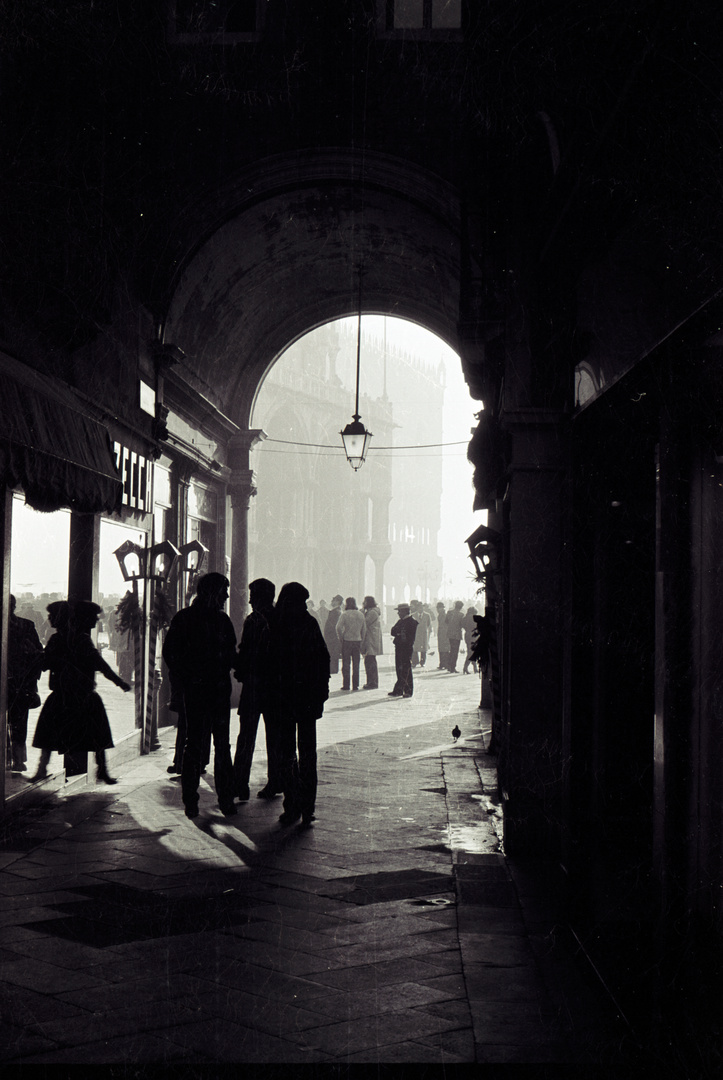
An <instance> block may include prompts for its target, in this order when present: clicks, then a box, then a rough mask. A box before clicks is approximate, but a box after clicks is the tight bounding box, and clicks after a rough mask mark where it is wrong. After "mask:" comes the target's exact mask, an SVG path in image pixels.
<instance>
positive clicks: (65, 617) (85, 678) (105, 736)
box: [32, 600, 131, 784]
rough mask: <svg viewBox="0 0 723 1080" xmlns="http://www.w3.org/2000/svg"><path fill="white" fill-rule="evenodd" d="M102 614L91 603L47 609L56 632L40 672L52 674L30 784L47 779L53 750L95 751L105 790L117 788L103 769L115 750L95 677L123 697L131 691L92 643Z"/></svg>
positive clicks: (36, 731) (67, 752)
mask: <svg viewBox="0 0 723 1080" xmlns="http://www.w3.org/2000/svg"><path fill="white" fill-rule="evenodd" d="M102 610H103V609H102V608H101V607H99V605H98V604H94V603H93V602H92V601H91V600H77V601H75V602H74V603H64V602H62V601H61V602H59V603H57V604H50V605H49V606H48V616H49V619H50V623H51V625H52V626H54V627H55V628H56V632H55V634H53V636H52V637H51V639H50V640H49V641H48V644H47V646H46V647H45V655H44V658H43V667H44V668H46V669H50V689H51V694H50V696H49V697H48V698H47V700H46V702H45V704H44V705H43V708H42V710H41V713H40V716H39V717H38V723H37V726H36V728H35V736H34V738H33V746H36V747H38V748H39V749H40V751H41V753H40V762H39V765H38V771H37V773H36V774H35V776H33V778H32V782H33V783H35V782H37V781H38V780H43V779H45V777H46V776H47V775H48V762H49V761H50V755H51V753H52V751H53V750H57V751H58V752H59V753H61V754H75V753H82V752H88V751H94V752H95V760H96V765H97V770H98V771H97V776H98V779H99V780H101V781H102V782H103V783H105V784H115V783H117V781H116V780H115V779H114V778H113V777H112V776H110V775H109V773H108V767H107V765H106V758H105V752H106V750H108V749H110V748H111V747H112V746H113V736H112V735H111V730H110V724H109V723H108V714H107V713H106V711H105V706H104V705H103V701H102V699H101V697H100V694H98V693H96V690H95V675H96V672H99V673H100V674H101V675H103V676H105V678H106V679H109V680H110V681H111V682H113V683H115V685H116V686H119V687H120V689H121V690H123V691H124V693H127V692H128V691H129V690H130V688H131V687H130V683H127V682H126V681H125V679H121V677H120V675H118V674H117V673H116V672H115V671H113V668H112V667H111V666H110V664H108V663H106V661H105V660H104V659H103V657H102V656H101V655H100V653H99V652H98V650H97V649H96V647H95V645H94V644H93V642H92V641H91V637H90V632H91V630H92V629H93V627H94V626H95V624H96V623H97V622H98V617H99V615H100V614H101V612H102Z"/></svg>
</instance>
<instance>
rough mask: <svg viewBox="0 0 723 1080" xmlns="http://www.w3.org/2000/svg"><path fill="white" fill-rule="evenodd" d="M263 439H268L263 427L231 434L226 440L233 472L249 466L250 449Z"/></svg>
mask: <svg viewBox="0 0 723 1080" xmlns="http://www.w3.org/2000/svg"><path fill="white" fill-rule="evenodd" d="M264 439H268V435H267V434H266V432H265V431H264V430H263V428H249V429H248V430H247V431H239V433H238V434H237V435H232V436H231V438H230V439H229V440H228V456H229V465H230V466H231V469H232V470H233V472H234V474H235V473H236V472H238V471H239V470H243V469H248V468H249V466H250V454H251V450H252V449H253V448H254V446H256V444H257V443H260V442H263V440H264ZM232 483H233V481H232Z"/></svg>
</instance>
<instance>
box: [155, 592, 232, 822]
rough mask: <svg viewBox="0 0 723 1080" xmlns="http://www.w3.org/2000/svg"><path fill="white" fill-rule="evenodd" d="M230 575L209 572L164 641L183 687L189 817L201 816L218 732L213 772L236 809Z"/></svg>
mask: <svg viewBox="0 0 723 1080" xmlns="http://www.w3.org/2000/svg"><path fill="white" fill-rule="evenodd" d="M228 588H229V581H228V578H226V577H224V576H223V574H217V573H210V574H204V575H203V576H202V577H200V578H199V579H198V584H197V587H196V592H197V595H196V598H195V600H194V601H193V603H192V604H191V606H190V607H186V608H183V609H182V610H181V611H179V612H178V614H177V615H174V617H173V619H172V621H171V625H170V627H169V628H168V633H167V634H166V640H165V643H164V645H163V659H164V660H165V661H166V664H167V665H168V669H169V671H170V673H171V676H172V678H173V681H174V685H176V686H178V687H179V688H180V692H181V699H182V707H183V710H184V713H185V717H186V745H185V746H184V749H183V762H182V765H181V791H182V793H183V805H184V807H185V808H186V817H189V818H194V817H197V816H198V785H199V782H200V779H201V768H202V760H203V754H204V747H205V746H206V745H207V744H208V740H209V738H210V737H211V735H213V745H214V762H213V778H214V782H215V784H216V795H217V796H218V805H219V807H220V809H221V812H222V813H223V814H225V815H227V816H229V815H231V814H235V813H236V812H237V811H236V807H235V806H234V801H233V765H232V764H231V747H230V733H229V726H230V725H229V714H230V712H231V668H232V667H233V666H234V664H235V663H236V634H235V631H234V628H233V623H232V622H231V620H230V619H229V617H228V615H227V614H226V613H225V611H224V610H223V607H224V604H225V603H226V601H227V599H228Z"/></svg>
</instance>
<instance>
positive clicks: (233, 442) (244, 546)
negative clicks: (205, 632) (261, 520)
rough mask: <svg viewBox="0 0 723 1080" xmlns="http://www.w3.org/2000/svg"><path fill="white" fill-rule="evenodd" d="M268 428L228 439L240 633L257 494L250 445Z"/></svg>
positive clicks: (234, 601)
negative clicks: (251, 514) (252, 511)
mask: <svg viewBox="0 0 723 1080" xmlns="http://www.w3.org/2000/svg"><path fill="white" fill-rule="evenodd" d="M265 438H266V432H265V431H262V430H261V429H260V428H256V429H253V430H249V431H244V432H241V433H240V434H239V435H233V436H232V437H231V439H230V440H229V447H228V450H229V465H230V467H231V480H230V482H229V485H228V489H229V495H230V496H231V509H232V511H233V523H232V526H231V579H230V580H231V588H230V590H229V593H230V605H229V606H230V615H231V621H232V623H233V624H234V627H235V629H236V635H237V637H238V636H239V635H240V633H241V627H242V626H243V621H244V619H245V618H246V612H247V605H248V587H249V580H248V579H249V506H250V503H251V499H252V498H253V496H254V495H255V494H256V477H255V475H254V471H253V469H252V468H251V462H250V457H251V448H252V447H253V446H254V445H255V444H256V443H257V442H260V441H261V440H262V439H265Z"/></svg>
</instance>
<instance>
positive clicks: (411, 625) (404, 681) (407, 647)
mask: <svg viewBox="0 0 723 1080" xmlns="http://www.w3.org/2000/svg"><path fill="white" fill-rule="evenodd" d="M397 614H398V615H399V620H398V622H395V624H394V626H393V627H392V629H391V635H392V638H393V639H394V661H395V665H396V669H397V681H396V683H395V684H394V689H393V690H392V691H390V693H389V697H405V698H410V697H411V696H412V693H413V691H414V683H413V680H412V649H413V648H414V638H415V637H416V634H417V620H416V619H413V618H412V615H411V608H410V607H409V604H400V605H399V607H398V608H397Z"/></svg>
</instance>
